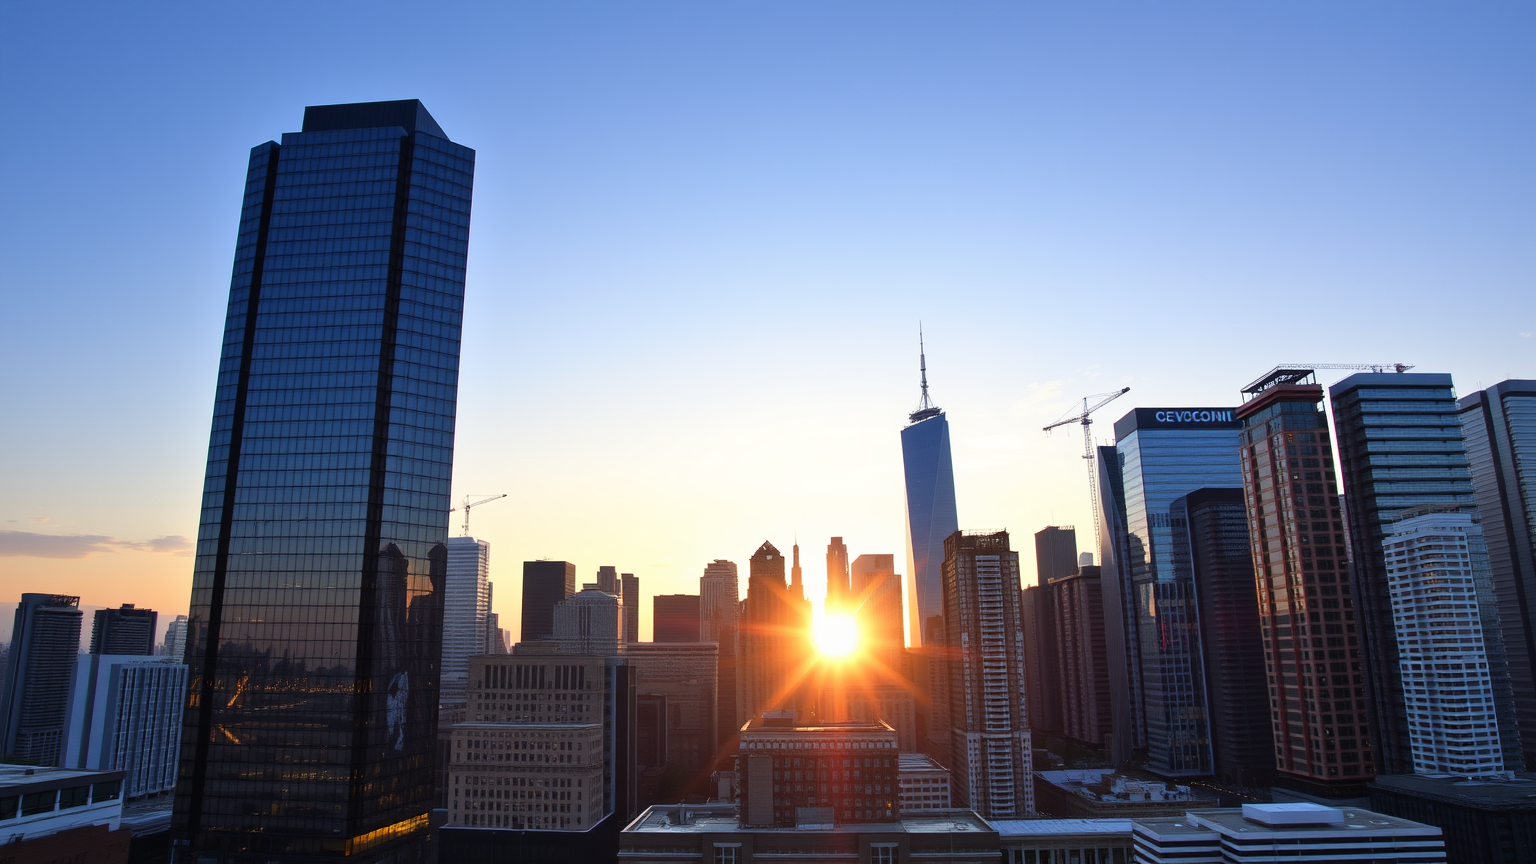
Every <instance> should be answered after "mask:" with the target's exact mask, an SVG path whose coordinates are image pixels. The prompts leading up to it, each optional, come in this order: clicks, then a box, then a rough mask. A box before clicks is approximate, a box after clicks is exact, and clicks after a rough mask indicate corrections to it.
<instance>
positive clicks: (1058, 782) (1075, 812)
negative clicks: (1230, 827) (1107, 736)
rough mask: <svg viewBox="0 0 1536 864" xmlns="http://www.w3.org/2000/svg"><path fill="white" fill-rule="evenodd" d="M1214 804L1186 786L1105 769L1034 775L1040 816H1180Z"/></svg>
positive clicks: (1039, 772) (1214, 800)
mask: <svg viewBox="0 0 1536 864" xmlns="http://www.w3.org/2000/svg"><path fill="white" fill-rule="evenodd" d="M1217 803H1218V802H1217V800H1216V798H1214V797H1211V796H1208V795H1206V794H1204V793H1202V792H1197V791H1195V790H1194V789H1191V788H1190V787H1188V786H1178V785H1169V784H1167V783H1165V782H1163V781H1161V780H1153V779H1150V778H1143V777H1137V776H1133V775H1129V774H1122V773H1119V772H1116V771H1114V770H1111V769H1108V768H1081V769H1067V770H1062V771H1037V772H1035V806H1036V807H1037V808H1038V810H1039V812H1040V814H1041V815H1045V816H1059V817H1064V818H1073V819H1109V818H1113V817H1121V818H1125V817H1132V816H1156V815H1163V814H1180V813H1183V812H1184V811H1186V810H1189V809H1191V808H1203V807H1215V806H1217Z"/></svg>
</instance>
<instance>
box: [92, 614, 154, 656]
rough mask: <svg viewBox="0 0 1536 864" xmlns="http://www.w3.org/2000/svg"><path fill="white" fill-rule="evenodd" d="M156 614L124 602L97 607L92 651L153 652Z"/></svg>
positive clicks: (117, 652) (116, 652)
mask: <svg viewBox="0 0 1536 864" xmlns="http://www.w3.org/2000/svg"><path fill="white" fill-rule="evenodd" d="M159 618H160V616H159V613H157V612H155V610H153V609H137V608H135V607H134V605H133V604H132V603H124V604H123V605H122V606H121V607H120V608H117V609H97V610H96V614H95V615H94V616H92V621H91V653H92V654H153V653H155V632H156V629H157V628H156V627H155V623H156V622H157V621H158V620H159Z"/></svg>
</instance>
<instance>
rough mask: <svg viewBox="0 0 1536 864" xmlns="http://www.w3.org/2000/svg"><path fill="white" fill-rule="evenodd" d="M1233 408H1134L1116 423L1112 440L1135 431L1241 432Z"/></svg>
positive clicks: (1235, 411) (1235, 410)
mask: <svg viewBox="0 0 1536 864" xmlns="http://www.w3.org/2000/svg"><path fill="white" fill-rule="evenodd" d="M1241 428H1243V424H1242V421H1240V420H1238V419H1237V409H1236V408H1137V409H1135V410H1133V411H1131V413H1129V414H1127V415H1125V416H1124V417H1121V418H1120V419H1119V420H1117V421H1115V438H1116V439H1122V438H1124V437H1125V436H1127V435H1129V434H1131V433H1132V432H1135V431H1136V430H1138V429H1149V430H1150V429H1241Z"/></svg>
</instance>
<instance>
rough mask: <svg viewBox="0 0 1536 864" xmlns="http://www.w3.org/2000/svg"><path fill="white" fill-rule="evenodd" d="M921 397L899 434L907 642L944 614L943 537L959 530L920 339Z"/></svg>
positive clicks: (939, 413) (940, 415)
mask: <svg viewBox="0 0 1536 864" xmlns="http://www.w3.org/2000/svg"><path fill="white" fill-rule="evenodd" d="M917 356H918V370H919V373H920V375H921V380H922V388H923V392H922V397H921V399H920V400H919V401H918V403H917V410H916V411H913V412H912V413H911V414H909V415H908V416H907V421H908V423H907V427H906V428H905V429H902V430H901V461H902V468H903V473H904V474H905V475H906V489H907V573H908V574H910V575H909V576H908V578H909V579H910V580H911V581H910V583H909V585H908V591H907V609H908V610H909V612H908V614H909V615H910V616H911V619H912V621H911V640H910V641H911V643H912V644H913V645H923V644H926V643H927V642H928V641H930V640H929V637H928V628H929V625H930V619H942V618H943V616H944V578H943V574H942V572H941V571H942V569H943V564H944V539H945V538H946V537H948V536H949V535H951V534H953V533H955V532H956V531H958V530H960V518H959V516H957V515H956V513H955V467H954V463H953V460H951V458H950V455H949V420H948V419H947V418H946V417H945V416H944V412H943V410H941V409H940V408H939V407H938V406H937V405H934V404H933V400H932V399H930V398H929V397H928V355H927V352H926V351H925V350H924V348H923V342H922V336H921V334H919V336H918V355H917Z"/></svg>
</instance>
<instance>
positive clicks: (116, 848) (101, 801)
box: [0, 765, 131, 864]
mask: <svg viewBox="0 0 1536 864" xmlns="http://www.w3.org/2000/svg"><path fill="white" fill-rule="evenodd" d="M122 787H123V772H121V771H77V770H72V769H64V768H33V767H29V766H26V765H0V837H4V838H5V842H4V844H3V845H0V861H6V862H8V864H9V862H15V864H30V862H48V864H53V862H68V864H76V862H78V864H127V861H128V860H129V858H128V851H129V850H128V847H129V841H130V837H131V832H130V831H129V830H128V829H127V828H125V827H124V826H123V825H122V819H123V794H122Z"/></svg>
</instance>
